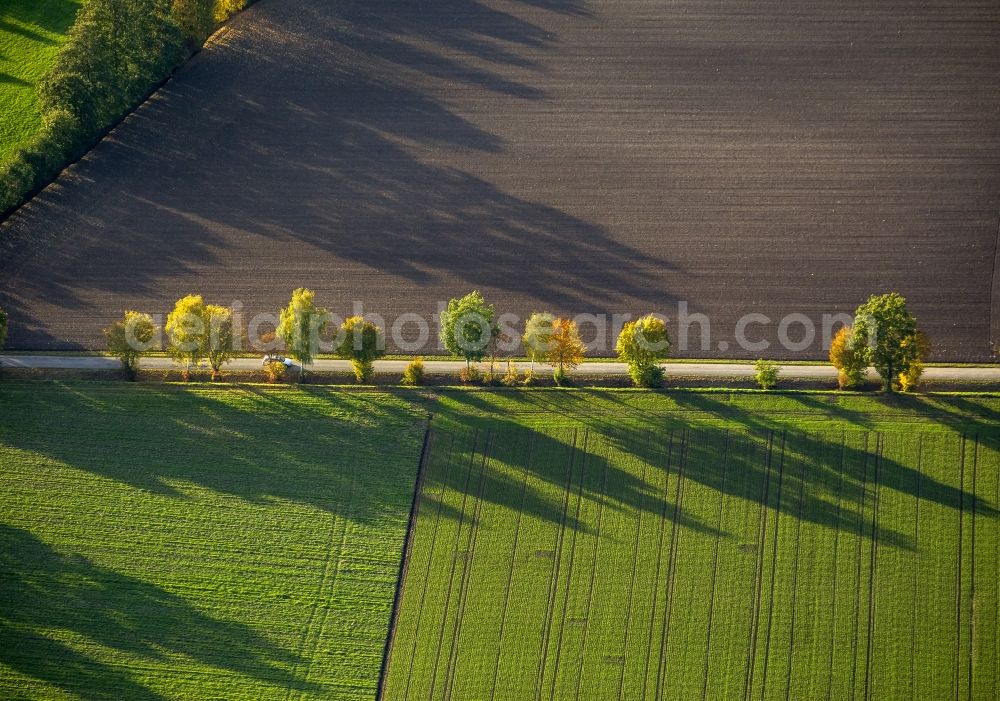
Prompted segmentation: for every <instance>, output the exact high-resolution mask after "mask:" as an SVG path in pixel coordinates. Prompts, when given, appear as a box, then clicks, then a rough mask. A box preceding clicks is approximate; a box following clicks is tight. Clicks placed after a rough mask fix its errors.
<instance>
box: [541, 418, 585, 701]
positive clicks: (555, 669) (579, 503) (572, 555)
mask: <svg viewBox="0 0 1000 701" xmlns="http://www.w3.org/2000/svg"><path fill="white" fill-rule="evenodd" d="M575 440H576V439H575V437H574V442H575ZM589 442H590V427H589V426H587V427H584V429H583V447H582V448H581V449H580V452H581V455H582V456H583V457H582V458H581V464H580V488H579V489H578V490H577V493H576V514H575V515H574V516H573V520H574V522H575V523H576V524H579V523H580V511H581V510H582V507H583V483H584V480H585V479H586V478H587V458H588V457H589V454H588V453H587V446H588V445H589ZM578 531H579V528H574V529H573V539H572V542H571V543H570V548H569V572H568V573H567V574H566V595H565V596H564V597H563V606H562V621H561V623H560V626H559V642H558V643H556V659H555V662H554V663H553V666H552V691H551V693H550V694H549V699H550V701H551V700H552V699H554V698H555V695H556V684H557V683H558V680H559V660H560V656H561V655H562V641H563V633H564V632H565V630H566V609H567V608H569V591H570V588H571V584H572V582H573V565H574V563H575V562H576V535H577V533H578ZM542 681H544V679H543V680H542Z"/></svg>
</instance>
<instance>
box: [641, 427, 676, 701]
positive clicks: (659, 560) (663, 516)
mask: <svg viewBox="0 0 1000 701" xmlns="http://www.w3.org/2000/svg"><path fill="white" fill-rule="evenodd" d="M661 452H662V443H661ZM673 452H674V429H671V430H670V440H669V442H668V443H667V450H666V458H667V459H666V463H665V465H664V468H663V507H662V508H661V509H660V539H659V541H658V543H657V547H656V575H655V576H654V577H653V605H652V607H651V609H652V610H651V612H650V615H649V636H648V638H647V640H646V650H647V651H648V652H647V655H646V666H645V667H644V671H643V674H642V701H645V699H646V687H647V686H648V685H649V658H650V656H651V654H652V650H653V631H654V629H655V628H656V601H657V598H658V596H657V589H658V588H659V585H660V570H661V566H662V564H663V535H664V533H665V532H666V523H667V504H668V503H669V502H668V497H669V495H670V463H671V460H672V458H673Z"/></svg>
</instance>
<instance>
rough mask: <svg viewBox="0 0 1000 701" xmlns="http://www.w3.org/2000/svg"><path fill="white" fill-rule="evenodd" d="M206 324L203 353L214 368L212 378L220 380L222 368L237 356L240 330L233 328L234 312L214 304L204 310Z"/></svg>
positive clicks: (208, 305)
mask: <svg viewBox="0 0 1000 701" xmlns="http://www.w3.org/2000/svg"><path fill="white" fill-rule="evenodd" d="M202 315H203V319H204V324H205V335H204V339H203V342H204V345H203V353H204V357H205V358H207V359H208V364H209V366H211V368H212V378H213V379H215V378H218V377H219V374H220V373H221V371H222V366H223V364H225V363H228V362H229V361H230V360H231V359H232V358H233V357H235V355H236V349H237V345H238V344H237V341H238V340H239V335H238V334H239V329H237V328H235V327H234V326H233V310H232V309H229V308H228V307H221V306H218V305H214V304H206V305H205V307H204V308H203V309H202Z"/></svg>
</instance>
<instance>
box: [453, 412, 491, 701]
mask: <svg viewBox="0 0 1000 701" xmlns="http://www.w3.org/2000/svg"><path fill="white" fill-rule="evenodd" d="M496 435H497V431H490V433H489V434H488V436H487V440H486V443H485V444H484V447H483V453H482V456H483V459H482V461H481V462H480V465H479V487H478V488H477V490H476V503H475V506H474V507H473V511H472V527H471V528H470V532H469V543H468V547H467V548H466V553H467V554H466V557H465V567H464V568H463V569H462V580H461V582H460V584H459V589H458V612H457V614H456V615H455V632H454V633H453V634H452V642H451V654H450V655H449V656H448V666H447V667H446V668H445V677H444V698H445V699H446V700H447V699H450V698H451V692H452V688H453V685H454V676H453V675H454V671H455V667H456V666H457V665H458V651H459V642H460V639H461V636H462V619H463V618H464V616H465V604H466V602H467V601H468V599H469V580H470V579H472V565H473V562H474V560H475V557H476V539H477V538H478V536H479V523H480V514H481V513H482V508H483V484H484V483H485V481H486V465H487V464H488V463H489V462H490V460H491V459H492V457H491V456H492V455H493V446H494V443H495V442H496Z"/></svg>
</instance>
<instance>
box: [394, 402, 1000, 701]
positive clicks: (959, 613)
mask: <svg viewBox="0 0 1000 701" xmlns="http://www.w3.org/2000/svg"><path fill="white" fill-rule="evenodd" d="M996 408H997V402H996V401H995V400H993V401H992V404H991V403H990V402H988V401H982V402H979V403H976V402H972V401H969V400H967V399H959V398H954V399H948V398H941V399H933V400H931V399H928V400H924V399H900V400H896V403H894V404H888V403H885V404H880V403H879V402H877V401H876V400H872V399H863V398H849V397H845V398H843V399H834V398H829V399H825V398H824V397H822V396H821V395H800V396H799V397H791V398H789V397H787V396H786V397H775V398H773V399H771V398H768V397H765V396H763V395H744V396H743V397H740V396H739V395H734V396H729V395H725V394H719V395H708V394H703V395H684V394H677V395H673V397H669V396H664V395H649V394H645V395H644V394H641V393H633V394H628V393H618V394H615V393H612V392H603V393H602V392H579V393H564V394H561V395H560V394H559V393H537V394H535V395H526V394H522V395H509V396H507V397H500V398H491V397H489V396H487V395H474V394H464V395H461V394H456V395H453V396H451V397H445V399H444V400H443V402H442V405H441V407H440V409H439V413H438V417H437V418H436V419H435V422H434V424H433V428H432V431H431V434H430V439H429V443H428V446H429V447H428V451H427V453H426V455H425V464H424V468H423V472H422V478H421V484H420V495H419V503H418V510H417V516H416V520H415V525H414V528H413V530H412V532H411V540H410V543H409V546H408V559H407V565H406V574H405V579H404V584H403V589H402V597H401V601H400V606H399V612H398V616H397V620H396V624H395V628H394V634H393V640H392V647H391V657H390V660H389V667H388V675H387V679H386V685H385V692H386V693H385V695H384V698H386V699H387V700H389V701H401V700H403V699H420V700H424V699H455V700H456V701H458V700H461V701H468V700H473V699H476V700H478V699H498V700H501V699H502V700H510V701H524V700H525V699H622V700H628V701H636V700H640V699H706V698H717V699H810V700H820V699H833V700H838V701H839V700H841V699H849V698H854V699H909V698H921V699H932V698H933V699H943V698H955V699H993V698H997V693H998V689H997V683H998V678H997V676H998V675H997V664H998V659H1000V658H998V649H997V647H998V640H997V610H998V601H997V577H998V574H1000V573H998V551H997V547H998V542H1000V541H998V538H997V533H996V529H997V512H996V510H995V509H996V505H997V504H1000V492H998V489H1000V483H998V475H1000V429H998V423H997V420H996V419H997V414H996Z"/></svg>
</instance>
